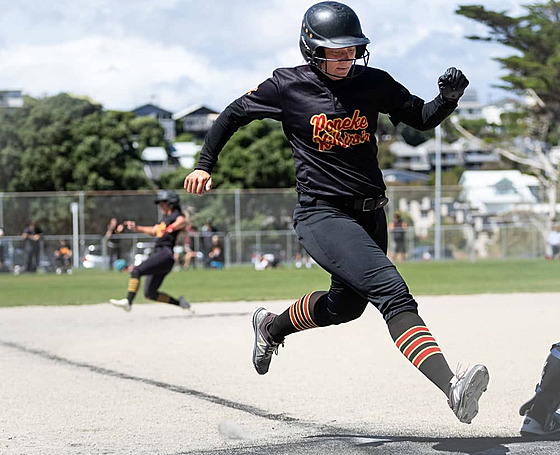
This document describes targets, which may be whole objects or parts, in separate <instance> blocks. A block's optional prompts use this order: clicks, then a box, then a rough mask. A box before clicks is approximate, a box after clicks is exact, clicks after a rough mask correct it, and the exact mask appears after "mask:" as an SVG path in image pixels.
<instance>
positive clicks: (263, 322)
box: [253, 307, 284, 374]
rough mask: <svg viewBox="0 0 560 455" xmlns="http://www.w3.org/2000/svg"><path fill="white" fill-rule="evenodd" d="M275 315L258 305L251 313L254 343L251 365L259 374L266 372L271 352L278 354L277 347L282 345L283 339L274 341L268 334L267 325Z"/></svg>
mask: <svg viewBox="0 0 560 455" xmlns="http://www.w3.org/2000/svg"><path fill="white" fill-rule="evenodd" d="M275 317H276V315H275V314H274V313H270V312H268V311H266V309H265V308H263V307H260V308H257V309H256V310H255V312H254V313H253V330H254V332H255V344H254V346H253V365H254V366H255V370H257V373H259V374H266V373H267V372H268V367H269V366H270V361H271V360H272V354H276V355H278V347H279V346H280V345H282V346H284V340H282V341H281V342H280V343H276V342H275V341H273V340H272V338H271V337H270V335H269V334H268V325H269V324H270V323H271V322H272V321H273V320H274V318H275Z"/></svg>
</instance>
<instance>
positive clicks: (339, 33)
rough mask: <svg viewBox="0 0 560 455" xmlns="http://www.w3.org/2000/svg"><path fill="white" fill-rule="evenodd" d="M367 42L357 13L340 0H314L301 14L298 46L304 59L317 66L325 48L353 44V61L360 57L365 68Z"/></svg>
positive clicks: (340, 47) (319, 66) (321, 59)
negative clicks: (337, 0)
mask: <svg viewBox="0 0 560 455" xmlns="http://www.w3.org/2000/svg"><path fill="white" fill-rule="evenodd" d="M369 43H370V41H369V39H368V38H366V36H365V35H364V34H363V33H362V26H361V25H360V20H359V19H358V16H357V15H356V13H355V12H354V11H353V10H352V8H350V7H349V6H346V5H344V4H342V3H338V2H321V3H317V4H316V5H313V6H312V7H311V8H309V9H308V10H307V12H306V13H305V15H304V16H303V23H302V26H301V33H300V40H299V48H300V50H301V53H302V55H303V58H304V59H305V60H306V61H307V62H308V63H310V64H311V65H314V66H316V67H318V68H319V69H321V65H320V63H321V62H322V61H325V52H324V50H323V49H324V48H325V47H328V48H331V49H342V48H344V47H351V46H356V58H355V59H354V64H355V63H356V60H357V59H363V61H364V67H365V66H367V62H368V60H369V52H368V51H367V49H366V46H367V45H368V44H369ZM354 75H356V74H354Z"/></svg>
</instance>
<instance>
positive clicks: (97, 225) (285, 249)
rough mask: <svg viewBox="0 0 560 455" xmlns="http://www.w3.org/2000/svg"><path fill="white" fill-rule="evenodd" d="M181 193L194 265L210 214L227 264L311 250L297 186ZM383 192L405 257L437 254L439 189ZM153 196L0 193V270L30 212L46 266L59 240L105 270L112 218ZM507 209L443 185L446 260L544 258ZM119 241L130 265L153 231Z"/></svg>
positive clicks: (538, 240) (145, 219)
mask: <svg viewBox="0 0 560 455" xmlns="http://www.w3.org/2000/svg"><path fill="white" fill-rule="evenodd" d="M179 193H180V196H181V202H182V207H183V210H184V211H185V212H186V213H187V214H188V216H189V219H190V222H191V224H192V225H193V226H194V227H195V230H193V231H191V233H190V237H191V240H190V244H189V247H190V250H192V261H191V264H190V265H191V266H195V267H196V266H204V265H205V263H206V257H205V255H206V253H207V246H206V247H205V238H207V235H206V234H205V233H203V232H201V230H200V229H201V227H202V226H203V225H204V223H205V222H206V221H207V220H212V224H213V226H214V227H215V229H216V232H214V234H215V235H217V236H218V238H219V241H220V243H221V244H222V245H223V249H224V252H225V255H224V256H225V265H226V266H232V265H238V264H249V263H251V262H254V261H255V258H256V257H258V256H259V255H261V254H265V253H269V254H274V255H275V256H276V257H277V258H278V259H279V260H280V261H281V262H283V263H294V262H295V261H296V260H299V259H300V256H302V255H305V251H303V250H302V248H301V246H300V245H299V242H298V241H297V237H296V235H295V233H294V231H293V229H292V212H293V208H294V205H295V203H296V200H297V194H296V192H295V191H294V190H293V189H287V190H213V191H212V192H211V193H208V194H206V195H205V196H204V197H199V196H195V195H190V194H186V193H185V192H184V191H179ZM387 196H388V197H389V199H390V203H389V205H388V206H387V207H386V209H385V210H386V213H387V218H388V220H389V221H391V220H392V219H393V214H394V213H395V212H399V214H401V216H403V217H404V219H405V220H406V222H407V227H406V229H405V239H406V260H432V259H434V239H435V235H436V232H435V231H434V228H435V207H434V189H433V188H432V187H408V186H406V187H400V186H395V187H389V189H388V191H387ZM154 199H155V192H154V191H119V192H59V193H0V227H3V230H4V234H5V235H4V236H3V237H0V269H3V270H4V271H14V270H15V271H17V270H24V269H25V262H26V251H25V247H24V240H23V238H22V237H21V233H22V232H23V229H24V228H25V226H27V225H28V224H29V222H30V221H32V220H33V221H35V222H36V223H37V224H38V225H39V226H40V227H41V229H42V231H43V233H44V235H43V239H42V241H41V245H40V264H39V268H40V270H44V271H51V270H54V269H55V268H56V264H55V261H54V251H55V250H56V249H57V247H58V245H59V242H60V241H61V240H64V241H65V242H66V243H67V244H68V245H69V246H70V247H71V249H72V250H73V252H74V254H73V257H72V266H73V267H86V268H109V267H110V265H111V264H110V263H109V255H108V251H107V243H106V240H105V239H104V234H105V232H106V229H107V225H108V223H109V220H110V219H111V218H112V217H116V218H117V219H118V221H119V222H122V221H124V220H135V221H136V222H137V224H139V225H149V226H151V225H154V224H156V223H157V222H158V221H159V219H160V214H159V210H158V206H157V205H156V204H154ZM520 210H521V209H520ZM523 210H525V208H523ZM511 213H512V211H511V210H510V212H509V216H508V217H503V216H498V215H494V216H493V217H492V216H481V215H479V214H477V212H476V210H474V209H473V208H471V207H469V206H468V204H467V203H466V202H464V201H462V200H461V188H460V187H443V188H442V193H441V218H442V225H441V231H440V232H441V235H440V238H441V260H458V259H462V260H473V261H474V260H477V259H489V258H499V259H507V258H536V257H543V256H545V254H546V251H547V250H546V248H547V245H546V239H545V235H544V234H543V232H542V227H540V226H539V225H538V224H537V223H534V222H533V221H532V220H531V217H527V216H525V217H523V216H519V214H516V211H515V210H513V213H514V215H515V216H511ZM520 213H522V210H521V211H520ZM504 220H507V221H506V222H504ZM196 229H197V230H196ZM116 239H118V240H120V242H119V250H120V253H119V256H120V257H121V259H123V260H124V262H125V263H126V264H128V265H130V264H134V263H138V261H140V260H142V258H145V257H147V255H148V254H149V252H150V249H151V248H152V247H153V242H154V239H153V238H150V237H148V236H144V235H140V234H133V233H126V232H125V233H123V234H121V235H119V236H117V237H116ZM184 239H185V235H181V236H180V238H179V242H178V247H177V248H176V253H177V258H178V259H179V260H180V262H181V263H184V261H183V259H184V257H185V256H186V255H187V252H188V250H189V249H188V248H187V247H186V245H185V244H184ZM76 252H77V253H76ZM391 253H392V242H391V240H390V244H389V255H391Z"/></svg>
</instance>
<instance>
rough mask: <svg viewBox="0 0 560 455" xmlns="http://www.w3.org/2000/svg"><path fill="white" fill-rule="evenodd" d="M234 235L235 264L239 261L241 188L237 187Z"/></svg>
mask: <svg viewBox="0 0 560 455" xmlns="http://www.w3.org/2000/svg"><path fill="white" fill-rule="evenodd" d="M235 236H236V237H237V242H235V262H236V264H238V265H239V264H240V263H241V254H242V253H241V190H240V189H239V188H237V189H236V190H235Z"/></svg>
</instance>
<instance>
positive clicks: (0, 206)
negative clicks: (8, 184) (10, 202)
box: [0, 192, 4, 227]
mask: <svg viewBox="0 0 560 455" xmlns="http://www.w3.org/2000/svg"><path fill="white" fill-rule="evenodd" d="M0 227H4V193H2V192H0Z"/></svg>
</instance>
